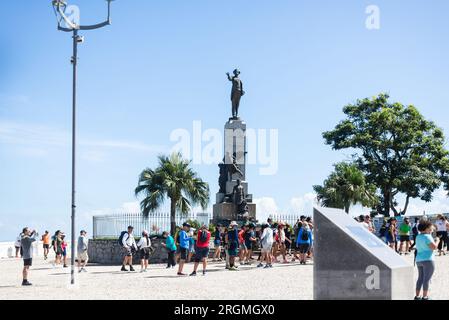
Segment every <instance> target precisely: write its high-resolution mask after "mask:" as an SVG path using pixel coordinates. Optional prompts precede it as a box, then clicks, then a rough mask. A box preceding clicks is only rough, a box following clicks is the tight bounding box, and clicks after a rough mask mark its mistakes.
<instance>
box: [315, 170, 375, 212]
mask: <svg viewBox="0 0 449 320" xmlns="http://www.w3.org/2000/svg"><path fill="white" fill-rule="evenodd" d="M334 167H335V171H334V172H333V173H331V175H330V176H329V177H328V178H327V179H326V180H325V181H324V183H323V186H314V187H313V189H314V190H315V192H316V193H317V200H318V201H319V202H320V203H321V205H322V206H323V207H335V208H342V209H344V210H345V212H346V213H349V208H350V206H351V204H357V203H360V204H362V205H363V206H365V207H373V206H374V205H375V204H377V202H378V201H379V199H378V197H377V195H376V188H375V187H374V186H373V185H369V184H367V183H366V180H365V175H364V174H363V172H362V171H361V170H360V169H359V168H358V167H357V166H356V165H355V164H352V163H351V164H349V163H346V162H340V163H337V164H336V165H334Z"/></svg>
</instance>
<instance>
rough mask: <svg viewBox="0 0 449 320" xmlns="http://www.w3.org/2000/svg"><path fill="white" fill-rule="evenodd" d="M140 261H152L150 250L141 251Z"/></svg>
mask: <svg viewBox="0 0 449 320" xmlns="http://www.w3.org/2000/svg"><path fill="white" fill-rule="evenodd" d="M139 253H140V259H144V260H148V259H150V250H149V249H140V251H139Z"/></svg>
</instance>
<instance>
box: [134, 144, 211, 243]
mask: <svg viewBox="0 0 449 320" xmlns="http://www.w3.org/2000/svg"><path fill="white" fill-rule="evenodd" d="M135 195H136V197H138V196H140V195H143V196H144V197H143V200H142V201H141V202H140V207H141V210H142V213H143V214H144V215H145V216H148V215H149V213H150V212H154V211H155V210H157V209H159V208H160V207H161V205H162V204H163V203H164V201H165V198H167V197H168V198H169V199H170V225H171V227H170V232H171V234H172V235H174V234H175V232H176V212H180V213H182V214H187V213H188V212H189V211H190V210H191V208H192V206H197V205H200V206H201V207H202V208H203V209H206V208H207V205H208V203H209V186H208V184H207V183H206V182H204V181H203V180H201V178H199V177H198V175H197V173H196V172H194V171H193V170H192V168H191V162H190V161H189V160H185V159H183V158H182V155H181V154H180V153H173V154H172V155H170V156H159V166H158V167H157V168H156V169H154V170H153V169H149V168H147V169H145V170H143V171H142V173H141V174H140V177H139V183H138V186H137V187H136V189H135Z"/></svg>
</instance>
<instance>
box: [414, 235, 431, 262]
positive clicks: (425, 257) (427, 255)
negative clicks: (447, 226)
mask: <svg viewBox="0 0 449 320" xmlns="http://www.w3.org/2000/svg"><path fill="white" fill-rule="evenodd" d="M432 242H433V238H432V236H431V235H430V234H426V233H422V234H418V235H417V236H416V246H415V247H416V250H417V251H418V253H417V255H416V262H420V261H432V260H433V258H434V253H433V251H434V250H432V249H430V248H429V244H431V243H432Z"/></svg>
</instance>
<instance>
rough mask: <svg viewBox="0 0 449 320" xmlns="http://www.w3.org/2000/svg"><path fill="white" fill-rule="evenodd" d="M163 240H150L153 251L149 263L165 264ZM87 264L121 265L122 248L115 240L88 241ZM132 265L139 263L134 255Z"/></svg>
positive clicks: (137, 257)
mask: <svg viewBox="0 0 449 320" xmlns="http://www.w3.org/2000/svg"><path fill="white" fill-rule="evenodd" d="M163 241H165V240H163V239H153V240H151V246H152V247H153V248H154V249H155V250H154V252H153V254H152V255H151V256H150V263H166V262H167V250H165V248H164V247H163V246H162V245H161V243H162V242H163ZM88 254H89V262H92V263H99V264H105V265H121V264H122V262H123V257H124V255H123V248H122V246H120V245H119V243H118V241H117V239H113V240H99V239H90V240H89V248H88ZM133 263H134V264H138V263H140V257H139V255H138V254H136V255H135V256H134V258H133Z"/></svg>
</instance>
